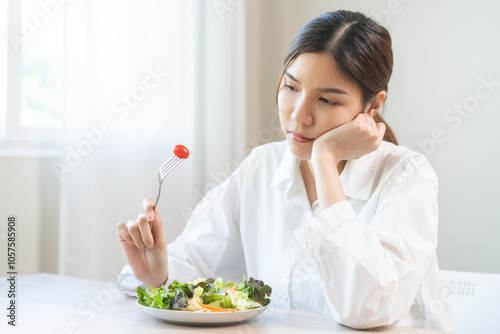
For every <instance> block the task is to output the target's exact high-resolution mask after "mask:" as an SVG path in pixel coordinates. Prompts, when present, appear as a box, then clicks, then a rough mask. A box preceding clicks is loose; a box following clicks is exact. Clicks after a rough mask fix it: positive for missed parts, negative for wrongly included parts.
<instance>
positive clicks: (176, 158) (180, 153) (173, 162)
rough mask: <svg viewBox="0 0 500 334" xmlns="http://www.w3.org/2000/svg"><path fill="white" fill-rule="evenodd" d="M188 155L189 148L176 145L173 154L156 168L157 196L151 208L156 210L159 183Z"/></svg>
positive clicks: (158, 197)
mask: <svg viewBox="0 0 500 334" xmlns="http://www.w3.org/2000/svg"><path fill="white" fill-rule="evenodd" d="M188 157H189V150H188V149H187V148H186V147H185V146H182V145H177V146H176V147H175V148H174V155H173V156H172V157H171V158H170V159H168V160H167V161H166V162H165V163H163V165H161V167H160V169H159V170H158V182H159V186H158V196H157V197H156V202H155V205H154V207H153V210H156V208H157V207H158V200H159V199H160V195H161V185H162V183H163V180H164V179H165V177H166V176H167V175H168V174H169V173H170V172H171V171H172V170H174V168H175V167H177V165H178V164H180V163H181V162H182V160H185V159H187V158H188Z"/></svg>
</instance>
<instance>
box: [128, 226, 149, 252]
mask: <svg viewBox="0 0 500 334" xmlns="http://www.w3.org/2000/svg"><path fill="white" fill-rule="evenodd" d="M127 225H128V226H127V227H128V233H129V234H130V236H131V237H132V240H134V244H135V245H136V246H137V248H139V249H145V248H146V245H144V241H142V236H141V231H140V230H139V225H137V222H129V223H128V224H127Z"/></svg>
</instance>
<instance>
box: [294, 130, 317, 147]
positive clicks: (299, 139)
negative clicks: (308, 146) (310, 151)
mask: <svg viewBox="0 0 500 334" xmlns="http://www.w3.org/2000/svg"><path fill="white" fill-rule="evenodd" d="M288 134H289V136H290V139H291V140H293V141H294V142H296V143H300V144H302V143H307V142H310V141H313V140H314V138H307V137H304V136H303V135H301V134H300V133H298V132H294V131H288Z"/></svg>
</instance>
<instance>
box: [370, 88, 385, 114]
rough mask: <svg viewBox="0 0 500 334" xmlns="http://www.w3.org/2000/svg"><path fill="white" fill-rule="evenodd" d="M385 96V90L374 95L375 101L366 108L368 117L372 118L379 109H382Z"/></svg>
mask: <svg viewBox="0 0 500 334" xmlns="http://www.w3.org/2000/svg"><path fill="white" fill-rule="evenodd" d="M386 96H387V93H386V92H385V90H381V91H380V92H378V93H377V95H375V101H373V103H372V104H371V105H370V106H369V107H368V110H366V113H367V114H368V116H370V117H373V116H375V115H376V114H377V113H378V111H379V109H380V108H381V107H382V105H383V103H384V100H385V97H386Z"/></svg>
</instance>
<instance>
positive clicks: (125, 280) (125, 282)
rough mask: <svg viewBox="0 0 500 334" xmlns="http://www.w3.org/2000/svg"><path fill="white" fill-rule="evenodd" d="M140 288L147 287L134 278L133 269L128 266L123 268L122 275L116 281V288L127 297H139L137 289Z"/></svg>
mask: <svg viewBox="0 0 500 334" xmlns="http://www.w3.org/2000/svg"><path fill="white" fill-rule="evenodd" d="M138 286H142V287H143V288H145V285H144V284H143V283H142V282H141V281H139V280H138V279H137V278H136V277H135V276H134V273H133V272H132V268H130V266H129V265H128V264H127V265H125V266H123V268H122V270H121V272H120V275H118V278H117V279H116V282H115V287H116V288H117V289H118V291H120V292H121V293H122V294H124V295H125V296H128V297H137V292H136V291H135V289H137V287H138Z"/></svg>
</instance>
